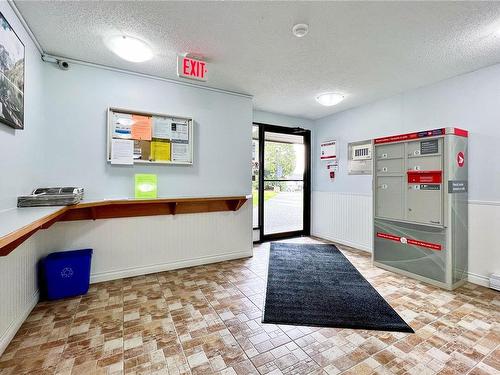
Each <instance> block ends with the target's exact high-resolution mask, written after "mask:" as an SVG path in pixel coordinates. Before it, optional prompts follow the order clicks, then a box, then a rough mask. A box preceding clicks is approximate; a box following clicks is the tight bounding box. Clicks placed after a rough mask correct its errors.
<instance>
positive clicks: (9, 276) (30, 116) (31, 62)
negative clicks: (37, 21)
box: [0, 1, 45, 355]
mask: <svg viewBox="0 0 500 375" xmlns="http://www.w3.org/2000/svg"><path fill="white" fill-rule="evenodd" d="M0 12H2V14H3V15H4V17H5V18H6V19H7V21H8V22H9V23H10V25H11V27H12V28H13V29H14V30H15V32H16V33H17V35H18V36H19V38H20V39H21V40H22V42H23V43H24V46H25V53H26V60H25V92H24V94H25V98H24V108H25V110H24V116H25V121H24V126H25V128H24V130H14V129H12V128H9V127H7V126H6V125H4V124H0V150H2V157H0V171H1V177H0V212H1V211H2V210H5V209H9V208H12V207H15V206H16V202H17V196H18V195H21V194H27V193H30V192H31V190H32V189H33V188H34V187H35V186H38V185H40V184H41V183H42V181H43V178H44V174H45V167H44V166H45V156H44V147H43V140H44V131H45V129H44V116H43V115H44V112H43V105H42V97H43V91H42V90H43V86H44V83H45V82H44V77H43V66H42V65H43V63H42V60H41V58H40V54H39V53H38V50H37V49H36V47H35V45H34V44H33V42H32V41H31V39H30V38H29V36H28V34H27V33H26V31H25V30H24V28H23V26H22V24H21V23H20V22H19V20H18V19H17V17H16V15H15V14H14V12H13V11H12V9H11V8H10V6H9V5H8V3H7V2H4V1H2V2H0ZM0 225H1V222H0ZM39 248H40V238H39V236H34V237H32V238H30V239H29V240H28V241H26V242H25V243H24V244H22V245H21V246H20V247H19V248H18V249H17V250H16V251H15V252H14V253H12V254H11V255H10V256H8V257H0V285H1V286H2V288H1V291H0V301H1V303H0V355H1V353H2V352H3V350H4V349H5V348H6V347H7V345H8V343H9V342H10V340H11V339H12V337H13V336H14V335H15V333H16V332H17V330H18V328H19V327H20V326H21V324H22V322H23V321H24V319H25V317H26V316H27V314H29V312H30V311H31V309H32V307H33V306H34V304H35V303H36V302H37V300H38V289H37V283H36V264H37V262H38V260H39V258H40V255H39Z"/></svg>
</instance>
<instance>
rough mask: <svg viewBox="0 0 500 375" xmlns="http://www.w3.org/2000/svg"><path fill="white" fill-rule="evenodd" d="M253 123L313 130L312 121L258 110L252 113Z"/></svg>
mask: <svg viewBox="0 0 500 375" xmlns="http://www.w3.org/2000/svg"><path fill="white" fill-rule="evenodd" d="M253 121H254V122H259V123H262V124H268V125H279V126H288V127H290V128H294V127H299V128H304V129H313V128H314V121H313V120H309V119H305V118H301V117H294V116H287V115H282V114H279V113H273V112H266V111H258V110H254V111H253Z"/></svg>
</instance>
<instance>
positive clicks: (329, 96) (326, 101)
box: [316, 92, 344, 107]
mask: <svg viewBox="0 0 500 375" xmlns="http://www.w3.org/2000/svg"><path fill="white" fill-rule="evenodd" d="M342 100H344V95H342V94H338V93H335V92H326V93H324V94H320V95H318V96H317V97H316V101H317V102H318V103H319V104H321V105H324V106H326V107H330V106H332V105H335V104H339V103H340V102H341V101H342Z"/></svg>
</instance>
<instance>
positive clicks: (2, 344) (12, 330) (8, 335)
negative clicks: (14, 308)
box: [0, 290, 40, 356]
mask: <svg viewBox="0 0 500 375" xmlns="http://www.w3.org/2000/svg"><path fill="white" fill-rule="evenodd" d="M39 297H40V296H39V293H38V290H37V291H36V292H35V293H34V294H33V297H31V301H29V303H28V305H27V306H26V308H25V309H24V312H23V313H22V314H20V315H19V316H18V317H17V318H16V319H15V320H14V321H12V322H11V323H10V325H9V327H8V328H7V330H6V331H5V332H4V334H3V335H2V336H1V337H0V356H1V355H2V354H3V352H4V351H5V349H7V346H9V344H10V342H11V341H12V339H13V338H14V336H15V335H16V333H17V331H18V330H19V328H21V326H22V325H23V323H24V321H25V320H26V319H27V318H28V316H29V314H30V313H31V311H32V310H33V308H34V307H35V306H36V304H37V303H38V299H39Z"/></svg>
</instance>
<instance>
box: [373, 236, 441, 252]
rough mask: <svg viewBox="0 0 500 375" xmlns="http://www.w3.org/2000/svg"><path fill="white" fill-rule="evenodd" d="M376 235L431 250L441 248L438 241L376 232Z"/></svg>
mask: <svg viewBox="0 0 500 375" xmlns="http://www.w3.org/2000/svg"><path fill="white" fill-rule="evenodd" d="M377 237H378V238H383V239H385V240H390V241H395V242H401V243H402V244H405V245H406V244H408V245H413V246H420V247H425V248H427V249H431V250H437V251H440V250H441V249H442V247H441V245H440V244H438V243H432V242H425V241H419V240H413V239H411V238H406V237H399V236H395V235H393V234H388V233H381V232H377Z"/></svg>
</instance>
